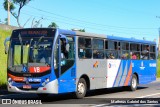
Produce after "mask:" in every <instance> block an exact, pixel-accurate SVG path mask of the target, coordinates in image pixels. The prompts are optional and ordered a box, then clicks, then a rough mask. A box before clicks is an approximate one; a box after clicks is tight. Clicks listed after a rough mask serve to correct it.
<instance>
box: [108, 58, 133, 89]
mask: <svg viewBox="0 0 160 107" xmlns="http://www.w3.org/2000/svg"><path fill="white" fill-rule="evenodd" d="M107 65H108V70H107V77H108V79H107V88H110V87H119V86H128V84H129V82H130V79H131V75H132V63H131V60H108V62H107Z"/></svg>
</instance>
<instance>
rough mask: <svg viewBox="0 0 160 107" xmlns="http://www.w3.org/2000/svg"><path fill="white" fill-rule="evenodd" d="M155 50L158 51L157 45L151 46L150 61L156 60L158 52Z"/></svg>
mask: <svg viewBox="0 0 160 107" xmlns="http://www.w3.org/2000/svg"><path fill="white" fill-rule="evenodd" d="M155 50H156V46H155V45H151V46H150V59H151V60H154V59H156V52H155Z"/></svg>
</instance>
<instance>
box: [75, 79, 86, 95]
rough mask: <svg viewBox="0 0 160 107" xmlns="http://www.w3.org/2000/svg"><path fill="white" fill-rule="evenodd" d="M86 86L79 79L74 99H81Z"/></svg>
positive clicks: (82, 80) (84, 93)
mask: <svg viewBox="0 0 160 107" xmlns="http://www.w3.org/2000/svg"><path fill="white" fill-rule="evenodd" d="M86 91H87V85H86V81H85V79H84V78H80V80H79V81H78V84H77V91H76V97H77V98H83V97H84V96H85V95H86Z"/></svg>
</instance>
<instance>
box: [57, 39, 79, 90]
mask: <svg viewBox="0 0 160 107" xmlns="http://www.w3.org/2000/svg"><path fill="white" fill-rule="evenodd" d="M66 39H67V44H69V51H68V57H66V56H65V55H64V53H63V50H62V39H61V38H60V39H59V44H60V45H59V48H60V49H59V51H60V52H59V53H60V54H59V55H60V59H59V65H60V66H59V67H60V69H59V79H58V81H59V93H64V92H73V91H75V89H76V84H75V83H76V80H75V78H76V64H75V38H74V37H73V36H66Z"/></svg>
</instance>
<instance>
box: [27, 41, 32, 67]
mask: <svg viewBox="0 0 160 107" xmlns="http://www.w3.org/2000/svg"><path fill="white" fill-rule="evenodd" d="M32 41H33V38H31V39H30V43H29V47H28V49H29V50H28V57H27V68H28V63H29V57H30V55H29V54H30V46H31V43H32Z"/></svg>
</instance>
